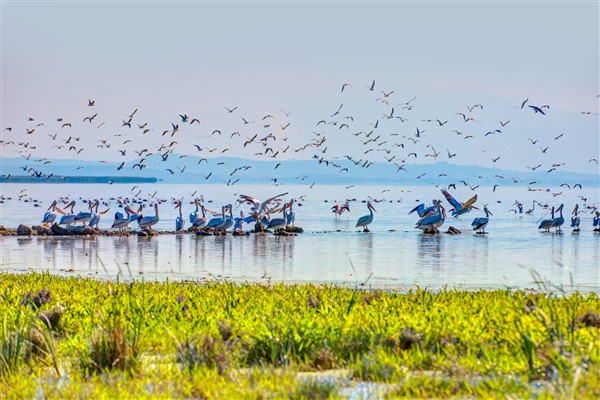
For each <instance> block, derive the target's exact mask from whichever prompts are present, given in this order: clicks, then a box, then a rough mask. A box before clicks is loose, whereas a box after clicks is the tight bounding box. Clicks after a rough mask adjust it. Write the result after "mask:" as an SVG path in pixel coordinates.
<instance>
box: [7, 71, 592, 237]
mask: <svg viewBox="0 0 600 400" xmlns="http://www.w3.org/2000/svg"><path fill="white" fill-rule="evenodd" d="M361 86H362V87H361ZM361 86H359V85H355V86H353V85H352V84H350V83H343V84H342V85H341V88H340V90H339V96H340V98H341V99H342V102H341V104H340V105H339V106H337V107H334V108H332V110H331V111H330V112H328V113H325V114H324V116H323V117H322V118H317V119H315V121H314V131H313V132H312V133H311V134H310V137H309V138H307V137H306V135H305V134H304V133H300V132H298V131H296V130H295V129H294V128H295V127H294V124H293V121H292V118H291V116H292V113H293V111H286V110H283V109H280V110H277V111H274V112H272V113H268V114H265V115H258V116H254V117H249V116H248V115H247V114H245V113H243V110H241V109H240V108H239V107H238V106H224V107H223V118H228V121H227V124H225V125H227V126H228V128H227V129H226V128H224V127H219V126H212V124H211V123H210V122H207V121H206V120H205V119H204V118H203V117H202V116H201V115H188V114H187V113H185V112H182V113H179V114H176V115H174V116H173V120H172V121H170V122H168V124H165V126H162V127H158V126H151V124H150V123H149V122H148V121H146V120H144V119H143V118H142V116H141V114H142V112H141V111H140V110H138V108H134V109H133V110H132V111H130V112H127V113H125V114H124V115H123V118H121V120H120V121H118V122H117V123H116V124H115V121H112V120H110V119H108V118H106V119H105V118H104V115H103V113H102V112H101V111H100V110H98V106H97V105H96V101H95V100H93V99H88V101H87V106H86V107H85V108H86V110H87V112H85V113H84V114H83V115H81V116H80V117H79V118H77V119H74V118H72V119H69V120H67V119H66V118H64V117H60V116H59V117H57V118H56V119H55V121H38V120H37V119H36V118H34V117H29V118H27V121H25V124H24V127H23V129H24V130H23V131H20V130H19V131H18V132H17V131H16V130H15V129H13V128H12V127H5V128H3V135H2V140H1V141H0V144H1V145H2V147H3V153H4V155H6V154H9V152H8V150H13V151H14V153H15V154H16V155H17V156H20V157H22V158H23V166H22V167H21V168H22V170H23V175H30V176H32V177H35V178H36V179H39V180H40V181H44V180H46V181H49V182H52V181H56V180H60V179H64V177H63V176H56V175H55V174H54V172H51V171H52V168H51V167H52V165H51V164H52V160H51V159H49V158H46V157H37V156H36V153H38V154H39V153H44V154H47V150H48V149H47V147H50V148H51V149H53V150H54V152H53V154H54V156H53V158H73V159H81V158H83V157H85V158H87V159H89V158H90V157H91V158H95V159H100V158H104V157H103V154H111V157H112V158H115V157H118V158H122V160H123V161H120V162H118V163H115V175H116V176H118V175H120V174H122V175H128V176H131V175H133V176H135V175H136V172H137V171H142V170H143V169H145V168H148V167H149V166H151V167H152V168H162V169H164V170H165V171H167V172H168V173H169V174H170V175H175V174H186V173H192V174H198V173H201V174H202V177H203V180H204V181H205V182H207V183H216V179H220V180H221V181H222V182H223V183H224V184H225V185H227V186H231V185H235V184H236V183H238V182H244V173H245V172H246V171H248V170H250V169H252V168H253V166H252V165H249V164H250V163H244V164H242V165H230V163H228V162H218V163H217V164H216V165H215V166H214V168H213V169H211V170H208V169H207V167H208V161H209V159H210V158H213V157H216V156H222V155H229V154H232V153H235V152H238V151H242V152H244V154H248V155H251V156H252V157H253V158H257V159H261V160H274V161H275V162H276V163H275V165H274V168H273V171H272V176H268V177H265V179H267V178H268V179H269V180H270V182H272V183H273V184H274V185H280V184H282V183H281V181H282V179H281V176H279V175H278V174H279V173H280V172H281V171H282V170H283V169H285V163H286V160H289V159H291V158H293V157H297V158H304V159H306V158H309V159H312V160H314V162H315V163H316V164H318V165H319V166H320V167H321V168H324V169H329V171H336V172H337V173H338V174H352V172H353V171H356V170H358V169H368V168H370V167H372V166H373V165H374V164H375V163H384V164H387V165H389V166H390V170H389V171H390V172H389V173H390V175H393V174H407V176H409V174H410V172H409V171H410V169H411V165H410V164H409V163H410V161H411V160H416V159H417V158H419V159H423V158H430V159H431V160H432V161H440V160H452V159H453V158H454V157H456V156H457V152H456V151H451V150H450V149H436V147H437V145H436V143H438V142H439V138H440V135H445V137H446V138H447V137H453V138H455V140H462V141H479V142H481V144H482V146H483V147H482V151H484V152H488V154H491V155H490V156H489V158H490V166H495V165H496V164H497V163H498V162H499V160H500V159H501V158H502V157H501V156H500V155H498V154H492V152H493V151H494V148H495V147H496V146H497V144H496V143H494V142H493V139H492V138H494V137H497V136H502V135H511V134H512V135H513V136H514V134H515V133H514V132H513V133H511V121H510V120H509V119H504V118H501V117H496V120H497V121H492V122H490V121H484V120H483V118H482V117H480V115H479V114H480V113H481V112H482V110H484V105H483V104H479V103H477V104H470V105H465V106H464V108H462V109H458V110H456V111H455V112H453V113H451V114H450V115H449V116H448V117H447V118H438V117H437V116H432V117H430V118H418V119H416V120H415V118H414V117H413V115H415V108H418V103H419V100H418V98H417V97H416V96H412V97H411V98H410V99H408V97H407V98H406V99H398V98H397V97H398V95H397V94H396V93H395V91H394V90H382V89H379V88H378V87H377V85H376V81H375V80H372V82H370V83H369V84H367V85H361ZM353 90H355V91H362V92H363V93H362V94H363V95H365V96H367V99H369V100H370V101H372V102H374V103H373V104H375V105H376V106H375V107H376V108H377V110H379V113H378V114H376V115H373V116H372V119H369V120H361V121H359V118H355V116H353V115H352V113H349V112H346V110H347V109H348V108H351V107H347V106H346V105H345V104H346V103H345V102H344V97H345V96H347V95H348V92H350V91H353ZM82 106H83V105H82ZM514 108H515V109H516V110H517V111H518V112H522V113H529V114H530V117H531V118H546V117H547V116H548V114H549V113H550V112H551V111H550V106H549V105H547V104H539V103H538V104H533V103H532V102H531V101H530V99H529V98H527V99H525V100H523V101H520V102H519V103H518V104H515V106H514ZM581 114H587V115H598V113H595V112H589V111H582V112H581ZM449 121H452V123H451V124H450V125H451V126H454V127H456V126H457V124H458V125H459V126H461V128H460V129H454V130H449V129H448V128H447V127H446V124H448V123H449ZM232 124H233V125H232ZM230 126H235V127H236V128H237V129H230V128H229V127H230ZM482 126H486V127H487V128H486V129H482ZM92 127H93V128H92ZM91 129H93V131H92V130H91ZM42 138H43V139H44V140H42ZM565 139H567V140H568V134H567V133H560V134H558V135H553V136H552V137H551V138H549V139H540V138H530V137H522V136H519V137H518V139H514V140H520V141H522V142H523V144H522V145H528V146H530V147H531V150H532V157H531V158H530V160H533V159H535V160H540V161H539V162H535V163H532V164H535V165H527V166H526V167H527V168H528V169H530V170H531V171H538V170H539V171H545V172H546V173H548V174H550V173H552V172H554V171H557V170H561V169H563V167H564V166H565V165H566V163H565V162H560V161H555V162H550V161H548V160H547V159H546V158H545V155H546V154H547V153H548V150H549V148H551V146H552V145H553V144H554V143H557V144H560V143H559V142H560V141H562V140H565ZM486 141H489V144H488V143H487V142H486ZM153 142H156V143H159V145H157V146H154V147H153V146H151V145H149V143H153ZM48 143H50V146H48V145H47V144H48ZM84 143H85V145H84ZM90 143H93V144H92V145H90ZM344 143H346V144H347V143H354V144H357V145H358V146H355V148H359V149H360V151H354V152H352V154H343V155H342V154H340V153H339V151H337V150H336V147H343V146H342V144H344ZM520 145H521V144H520ZM346 147H347V146H346ZM234 150H235V151H234ZM444 150H445V151H444ZM191 156H196V157H197V160H198V161H197V164H196V165H195V166H194V167H191V166H190V164H189V163H183V162H182V161H181V160H182V159H184V158H187V157H191ZM596 157H597V156H596ZM98 163H101V164H106V165H110V164H109V163H108V162H107V161H103V160H98ZM203 163H204V164H203ZM588 163H590V164H596V165H597V164H598V159H597V158H595V157H592V158H590V159H589V161H588ZM81 168H84V167H83V166H82V167H77V169H81ZM425 176H426V174H418V175H415V176H413V178H415V179H419V180H422V181H425V180H426V179H428V178H430V177H427V178H426V177H425ZM2 177H3V178H4V181H5V182H10V179H11V178H12V176H11V175H10V174H8V175H3V176H2ZM223 177H226V178H225V179H226V180H223ZM423 178H424V179H423ZM433 178H436V180H439V179H440V178H444V179H447V183H446V185H445V188H444V190H443V192H445V193H444V195H445V196H446V198H447V200H448V201H449V202H450V204H452V206H453V207H454V209H455V210H460V207H457V204H460V203H459V202H457V201H456V200H454V202H453V201H451V200H450V199H449V198H448V196H447V195H446V193H448V192H447V190H448V189H451V188H452V189H455V190H456V186H457V185H458V184H459V183H460V184H462V185H463V186H465V187H469V188H470V189H471V190H473V191H474V190H476V189H477V188H478V187H479V186H480V185H479V184H477V182H474V183H473V182H467V181H466V180H460V181H459V180H456V181H454V179H453V178H452V177H451V176H448V174H446V173H444V172H443V171H440V174H438V176H437V177H433ZM475 178H476V179H483V178H491V179H493V180H494V182H495V183H494V186H493V191H494V192H495V191H496V190H497V189H498V188H501V187H502V186H503V184H504V182H509V184H522V185H523V186H526V187H527V189H528V190H529V191H540V192H545V193H551V194H552V195H553V196H554V197H557V196H560V195H561V194H563V193H562V191H563V190H576V189H577V188H579V189H580V188H581V184H577V185H574V186H570V185H569V184H568V183H563V184H561V185H560V190H561V191H552V190H551V189H550V188H540V187H537V186H536V184H537V183H538V182H536V181H530V182H522V181H520V180H519V179H516V178H514V177H512V178H511V177H508V178H509V179H507V178H506V177H505V176H502V175H499V174H498V175H494V177H493V178H492V177H484V176H476V177H475ZM296 179H297V180H298V182H297V183H301V184H306V186H307V188H308V189H311V188H312V187H313V186H314V185H315V184H316V183H317V182H316V180H314V179H310V176H309V175H301V176H298V177H297V178H296ZM432 183H433V182H432ZM433 184H435V185H436V186H438V184H437V183H433ZM352 186H354V185H350V186H347V188H350V187H352ZM132 194H133V195H134V197H138V196H139V195H140V192H139V188H138V190H137V191H136V188H135V187H134V188H133V189H132ZM448 195H449V193H448ZM152 198H154V199H155V201H154V204H157V203H159V198H158V197H155V196H152ZM194 201H195V200H194ZM467 203H468V202H467ZM368 205H369V212H370V214H369V215H370V216H365V218H366V220H364V221H360V220H359V221H358V222H357V226H360V227H365V228H366V226H367V225H368V224H369V223H370V222H371V221H372V220H373V211H372V208H373V207H372V205H371V202H368ZM96 207H97V206H96ZM466 207H467V209H469V210H470V208H469V204H467V206H466ZM429 208H430V209H429V210H428V211H427V213H425V214H422V213H421V212H419V215H420V217H421V219H423V218H427V217H431V216H432V214H431V213H433V216H435V217H436V218H441V217H442V216H443V215H444V213H445V210H444V209H443V206H442V205H441V204H434V205H433V206H432V207H429ZM588 208H594V210H595V206H593V205H587V204H584V206H583V209H588ZM263 211H264V210H263ZM334 211H336V210H334ZM414 211H419V210H414ZM86 212H87V211H86ZM226 212H229V213H231V207H229V208H228V209H224V210H222V213H221V214H222V216H224V215H225V214H226ZM288 212H289V209H288ZM336 212H337V211H336ZM342 212H343V210H342ZM484 212H486V218H487V217H489V215H488V214H491V213H490V212H489V210H487V208H484ZM561 212H562V209H561ZM123 217H125V216H123ZM369 219H370V220H369ZM365 222H366V224H365ZM425 222H426V221H420V224H419V223H418V224H417V225H418V226H419V225H421V226H422V227H423V229H424V230H427V229H436V225H438V224H439V221H438V222H436V223H433V224H429V223H425ZM267 225H268V224H267ZM475 226H479V224H475V225H474V227H475ZM484 227H485V225H483V227H482V228H484ZM482 228H481V229H482ZM477 229H480V228H477Z"/></svg>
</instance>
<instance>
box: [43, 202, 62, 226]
mask: <svg viewBox="0 0 600 400" xmlns="http://www.w3.org/2000/svg"><path fill="white" fill-rule="evenodd" d="M57 204H58V201H56V200H54V201H53V202H52V204H50V207H48V210H46V213H45V214H44V218H43V219H42V224H43V225H44V226H48V225H52V223H53V222H54V220H56V217H57V216H58V214H57V212H56V205H57Z"/></svg>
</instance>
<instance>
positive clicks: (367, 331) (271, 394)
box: [0, 273, 600, 399]
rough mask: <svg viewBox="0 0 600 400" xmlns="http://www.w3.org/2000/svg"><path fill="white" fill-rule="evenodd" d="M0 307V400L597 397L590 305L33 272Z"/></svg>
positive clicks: (10, 286) (505, 296)
mask: <svg viewBox="0 0 600 400" xmlns="http://www.w3.org/2000/svg"><path fill="white" fill-rule="evenodd" d="M0 296H1V297H0V310H1V315H0V317H1V318H2V321H1V327H0V329H1V330H0V341H1V343H0V345H1V347H0V397H2V398H44V397H49V398H73V397H77V398H82V397H85V398H98V397H110V398H117V397H118V398H129V397H136V398H137V397H175V398H298V399H300V398H307V399H319V398H340V397H341V398H344V397H355V398H356V395H355V393H356V392H353V391H360V393H361V397H362V396H364V394H365V393H370V394H372V396H373V397H378V398H379V397H390V398H397V397H410V398H424V397H450V396H458V397H474V396H479V397H486V398H490V397H492V398H506V397H509V398H525V397H530V396H532V395H534V396H539V397H540V398H598V397H599V396H600V381H599V380H598V376H600V316H599V314H598V313H599V310H600V300H599V298H598V296H597V294H595V293H590V294H580V293H575V294H571V295H568V296H567V295H562V294H561V293H551V292H534V291H510V290H495V291H476V292H472V291H459V290H443V291H441V292H437V293H434V292H431V291H427V290H421V289H417V290H412V291H409V292H408V293H395V292H392V291H369V290H355V289H349V288H342V287H338V286H328V285H293V286H288V285H283V284H271V285H266V284H258V283H245V284H237V283H228V282H225V283H217V282H210V283H193V282H192V283H190V282H186V283H184V282H139V281H134V282H131V283H121V282H107V281H100V280H95V279H88V278H63V277H57V276H54V275H50V274H37V273H33V274H25V275H14V274H2V275H0ZM353 393H354V395H353Z"/></svg>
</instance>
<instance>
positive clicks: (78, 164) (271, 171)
mask: <svg viewBox="0 0 600 400" xmlns="http://www.w3.org/2000/svg"><path fill="white" fill-rule="evenodd" d="M178 157H179V158H178ZM48 161H50V162H49V163H48ZM328 161H329V163H330V165H329V166H328V165H327V164H326V163H325V162H321V163H319V161H318V159H316V158H315V159H312V160H282V161H257V160H247V159H243V158H234V157H215V158H208V159H201V158H199V157H195V156H180V155H177V154H173V155H171V157H170V159H169V161H168V162H163V161H162V158H161V157H160V156H159V155H156V156H155V155H152V156H149V157H147V160H146V165H147V167H146V168H143V169H141V170H139V169H138V167H134V164H136V162H135V161H129V162H125V163H124V164H123V166H122V168H121V170H118V169H117V168H118V167H119V166H120V165H121V163H116V162H105V163H100V162H96V161H81V160H63V159H50V160H48V159H44V162H46V164H43V165H42V163H41V162H36V161H35V160H30V161H25V160H23V159H22V158H3V159H2V161H1V165H0V169H1V174H2V176H3V178H4V179H3V181H4V182H7V181H6V176H7V175H9V174H10V175H12V176H23V175H27V172H26V171H25V170H24V169H23V168H24V167H27V168H26V169H28V168H33V169H35V170H37V171H42V172H43V174H44V175H46V176H47V175H49V174H54V175H53V176H52V178H53V179H52V181H55V179H56V178H55V177H57V176H58V177H60V176H69V177H82V176H85V177H111V178H113V177H115V178H118V177H119V176H122V177H139V178H156V179H157V180H158V181H159V182H161V183H194V184H202V183H211V184H215V183H224V184H226V183H229V184H236V183H244V184H264V183H274V182H276V183H307V184H312V183H313V182H316V183H320V184H391V185H421V184H423V185H429V184H440V185H449V184H450V183H456V184H460V183H461V181H464V182H467V183H468V184H470V185H472V186H476V185H484V186H491V185H494V184H499V185H502V186H514V185H519V186H527V185H531V186H535V187H539V186H540V185H544V186H554V187H556V186H559V185H561V184H563V183H567V184H569V185H574V184H576V183H580V184H582V185H584V186H586V187H598V186H600V174H581V173H576V172H568V171H560V170H555V171H552V172H550V173H548V172H546V171H545V170H544V171H539V170H538V171H510V170H501V169H493V168H484V167H478V166H468V165H458V164H449V163H447V162H444V161H441V162H437V163H431V164H405V165H404V168H405V169H406V171H404V170H399V169H398V166H397V165H394V164H392V163H373V164H371V165H370V166H369V167H368V168H364V167H361V166H360V165H355V164H354V163H353V162H352V161H349V160H333V159H331V160H328ZM332 163H335V164H336V165H337V167H334V166H332V165H331V164H332ZM346 169H347V170H346ZM181 171H183V172H181ZM440 175H441V176H440ZM38 179H39V180H40V181H45V178H44V177H41V178H38ZM238 179H239V180H238ZM515 180H516V182H515ZM8 182H10V179H9V180H8Z"/></svg>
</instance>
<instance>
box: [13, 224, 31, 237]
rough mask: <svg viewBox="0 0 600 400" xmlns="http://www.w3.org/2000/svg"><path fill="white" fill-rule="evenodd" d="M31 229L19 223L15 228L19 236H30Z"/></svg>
mask: <svg viewBox="0 0 600 400" xmlns="http://www.w3.org/2000/svg"><path fill="white" fill-rule="evenodd" d="M32 232H33V231H32V230H31V228H30V227H28V226H25V225H23V224H21V225H19V227H18V228H17V235H19V236H30V235H31V233H32Z"/></svg>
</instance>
